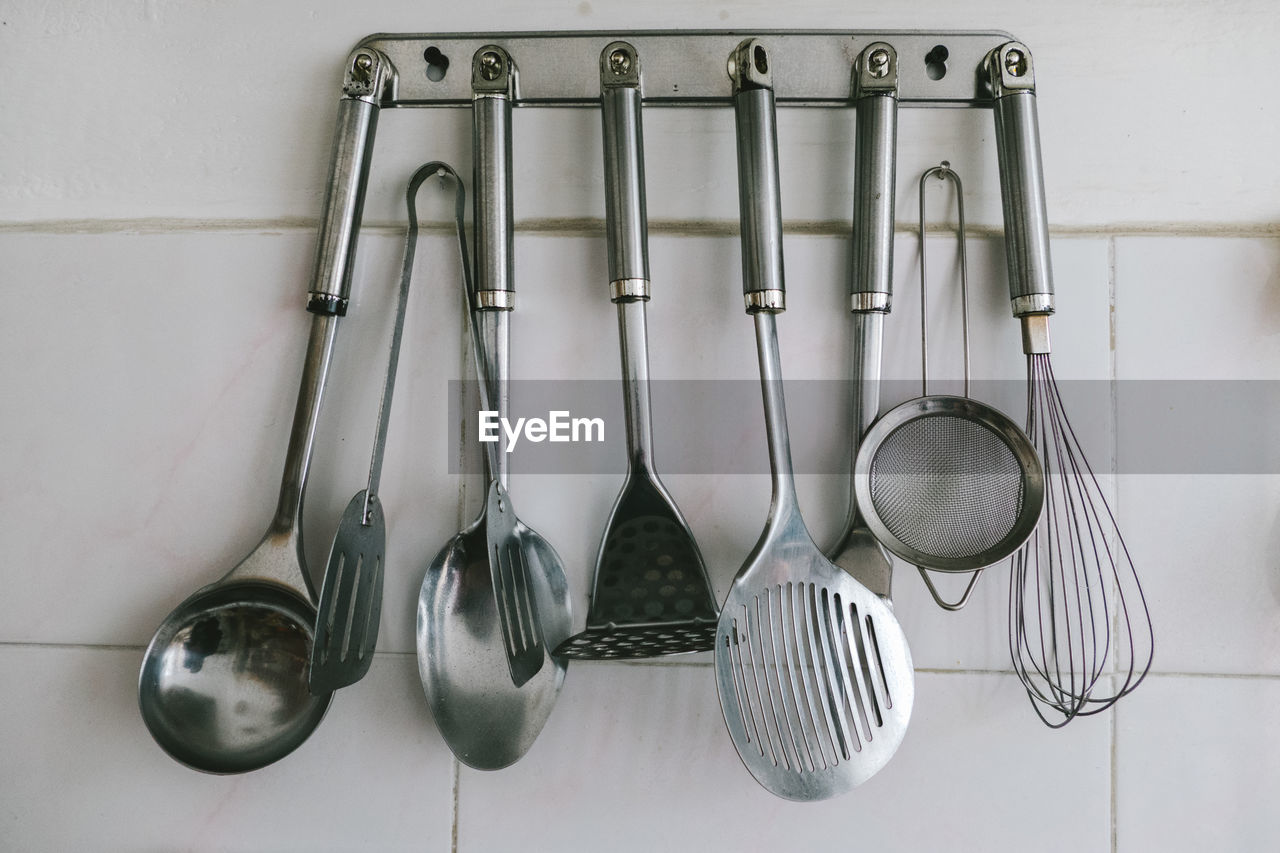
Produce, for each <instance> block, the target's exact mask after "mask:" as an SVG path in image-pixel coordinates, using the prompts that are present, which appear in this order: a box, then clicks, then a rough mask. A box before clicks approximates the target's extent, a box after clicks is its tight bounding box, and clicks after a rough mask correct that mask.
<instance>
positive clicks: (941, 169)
mask: <svg viewBox="0 0 1280 853" xmlns="http://www.w3.org/2000/svg"><path fill="white" fill-rule="evenodd" d="M931 177H937V179H938V180H939V181H946V180H950V181H951V183H952V185H953V186H954V187H955V192H956V221H957V225H956V234H957V235H958V238H959V239H958V241H957V242H958V245H959V249H960V330H961V332H960V334H961V338H962V340H963V341H964V396H965V397H966V398H968V396H969V388H970V383H969V376H970V374H969V256H968V253H967V251H966V249H965V227H964V184H963V183H962V182H961V180H960V176H959V175H958V174H956V172H955V171H954V170H953V169H952V168H951V164H950V163H948V162H947V161H946V160H943V161H942V165H941V166H934V167H933V168H932V169H927V170H926V171H925V172H924V174H922V175H921V176H920V244H919V245H920V341H921V359H922V361H924V363H926V364H927V363H928V352H929V344H928V334H929V332H928V328H927V318H928V316H929V312H928V310H927V309H926V304H927V302H926V295H927V293H928V289H929V288H928V281H929V273H928V267H927V264H926V254H925V238H926V235H927V234H928V233H929V229H928V223H927V221H926V220H927V216H926V214H925V211H926V209H927V206H926V204H925V189H926V188H927V186H928V183H929V178H931ZM916 570H917V571H919V572H920V577H921V578H923V579H924V584H925V587H926V588H928V590H929V594H930V595H931V596H933V600H934V602H936V603H937V605H938V606H939V607H941V608H942V609H943V610H950V611H956V610H959V609H961V608H962V607H964V606H965V605H966V604H968V603H969V596H971V595H972V594H973V587H974V585H975V584H976V583H977V582H978V578H979V576H981V574H982V569H975V570H974V571H973V573H972V575H971V576H970V578H969V583H968V585H967V586H966V587H965V588H964V592H963V593H962V594H961V596H960V598H958V599H957V600H955V601H947V600H946V599H944V598H943V597H942V596H941V595H940V594H939V592H938V590H937V587H935V586H934V585H933V579H932V578H930V577H929V571H928V570H927V569H926V568H925V567H924V566H916Z"/></svg>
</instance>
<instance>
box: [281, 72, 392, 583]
mask: <svg viewBox="0 0 1280 853" xmlns="http://www.w3.org/2000/svg"><path fill="white" fill-rule="evenodd" d="M346 68H347V71H346V77H345V79H344V81H343V97H342V100H341V101H340V102H339V104H338V121H337V127H336V129H335V131H334V138H333V149H332V152H331V157H330V163H329V182H328V188H327V190H326V193H325V202H324V213H323V215H322V217H321V221H320V231H319V235H318V239H317V247H316V260H315V266H314V269H313V271H312V276H311V287H310V293H309V296H308V299H307V310H308V311H310V312H311V313H312V314H314V315H315V316H314V317H313V318H312V320H311V332H310V335H309V337H308V340H307V355H306V360H305V361H304V362H303V366H302V380H301V382H300V387H299V389H298V403H297V406H296V407H295V408H294V412H293V425H292V427H290V430H289V446H288V449H287V450H286V451H285V463H284V475H283V476H282V478H281V483H280V497H279V499H278V501H277V502H276V513H275V517H274V518H273V519H272V522H271V529H272V530H273V531H277V532H279V531H287V530H293V531H300V530H301V528H302V496H303V493H304V492H305V491H306V487H307V474H308V472H309V469H310V466H311V451H312V448H313V446H314V445H315V438H316V426H317V425H318V423H319V419H320V403H321V399H322V397H323V396H324V386H325V383H326V381H327V380H328V378H329V365H330V363H331V362H332V361H333V342H334V337H335V335H336V333H337V318H338V317H339V316H341V315H343V314H345V313H346V307H347V298H348V295H349V293H350V289H351V269H352V261H353V260H354V258H355V251H356V237H357V236H358V234H359V231H360V215H361V211H362V209H363V206H364V194H365V187H366V186H367V184H368V178H369V153H370V151H371V150H372V148H373V137H374V131H375V128H376V125H377V117H378V109H379V107H378V98H379V97H380V96H381V93H382V92H383V90H384V88H385V87H386V86H387V84H388V81H389V80H390V79H391V78H392V77H393V75H394V71H393V70H392V68H391V64H390V63H389V62H388V61H387V59H386V57H384V56H383V55H382V54H381V53H378V52H377V51H375V50H370V49H366V48H361V49H358V50H356V51H355V52H354V53H352V54H351V56H350V57H348V60H347V66H346ZM306 581H307V583H308V584H310V582H311V579H310V578H306Z"/></svg>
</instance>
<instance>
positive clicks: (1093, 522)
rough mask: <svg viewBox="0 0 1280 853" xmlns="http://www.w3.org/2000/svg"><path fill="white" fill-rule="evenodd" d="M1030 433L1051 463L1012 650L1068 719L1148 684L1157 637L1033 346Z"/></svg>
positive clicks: (1019, 570)
mask: <svg viewBox="0 0 1280 853" xmlns="http://www.w3.org/2000/svg"><path fill="white" fill-rule="evenodd" d="M1026 319H1031V318H1026ZM1042 319H1043V320H1045V321H1047V319H1048V318H1047V317H1043V316H1042ZM1045 325H1046V327H1047V322H1046V323H1045ZM1027 434H1028V435H1029V436H1030V437H1031V441H1032V443H1033V444H1034V445H1035V448H1036V452H1037V454H1038V455H1039V457H1040V460H1041V464H1042V465H1043V467H1044V478H1045V508H1044V515H1043V516H1042V518H1041V521H1040V524H1039V526H1038V527H1037V528H1036V531H1035V533H1033V534H1032V536H1031V538H1030V539H1029V540H1028V541H1027V544H1026V545H1024V546H1023V547H1022V548H1021V549H1020V550H1019V551H1018V552H1017V553H1016V554H1014V556H1013V557H1012V559H1011V569H1012V571H1011V573H1010V582H1009V626H1010V636H1009V651H1010V654H1011V656H1012V659H1013V666H1014V669H1015V670H1016V671H1017V673H1018V677H1019V678H1020V679H1021V680H1022V684H1023V686H1024V687H1026V690H1027V695H1028V697H1029V698H1030V700H1031V705H1032V707H1033V708H1034V709H1035V712H1036V714H1037V715H1039V717H1040V719H1041V720H1043V721H1044V723H1045V724H1046V725H1048V726H1050V727H1052V728H1059V727H1061V726H1064V725H1066V724H1067V723H1069V722H1070V721H1071V720H1073V719H1074V718H1076V717H1084V716H1089V715H1091V714H1098V713H1101V712H1103V711H1105V710H1107V709H1108V708H1110V707H1111V706H1112V705H1114V704H1115V703H1116V702H1117V701H1118V700H1119V699H1120V698H1122V697H1123V696H1126V695H1127V694H1129V693H1130V692H1132V691H1133V690H1134V689H1135V688H1136V687H1137V686H1138V685H1139V684H1141V683H1142V680H1143V678H1144V677H1146V674H1147V672H1148V671H1149V670H1150V668H1151V660H1152V655H1153V653H1154V649H1155V638H1154V633H1153V630H1152V626H1151V614H1150V611H1149V610H1148V608H1147V601H1146V597H1145V596H1144V595H1143V592H1142V584H1141V583H1140V582H1139V581H1138V575H1137V571H1136V569H1135V568H1134V564H1133V559H1132V558H1131V557H1130V555H1129V549H1128V547H1127V546H1126V545H1125V542H1124V538H1123V537H1122V536H1121V534H1120V529H1119V527H1118V526H1117V525H1116V520H1115V516H1114V515H1113V514H1112V512H1111V507H1110V506H1109V505H1108V503H1107V499H1106V495H1105V494H1104V493H1103V489H1102V486H1101V484H1099V482H1098V478H1097V477H1096V476H1095V475H1094V473H1093V469H1092V468H1091V467H1090V465H1089V460H1088V459H1086V458H1085V454H1084V450H1083V449H1082V448H1081V446H1080V441H1079V439H1077V438H1076V434H1075V431H1074V430H1073V429H1072V428H1071V422H1070V421H1069V420H1068V419H1067V414H1066V407H1065V406H1064V405H1063V400H1062V394H1061V392H1060V391H1059V389H1058V384H1057V380H1056V379H1055V378H1054V375H1053V366H1052V363H1051V362H1050V358H1049V354H1048V353H1047V352H1041V353H1032V354H1028V355H1027ZM1113 605H1114V625H1113V624H1112V613H1113V610H1112V608H1113ZM1112 656H1114V658H1115V669H1114V671H1112V670H1110V663H1111V658H1112ZM1109 679H1114V681H1109Z"/></svg>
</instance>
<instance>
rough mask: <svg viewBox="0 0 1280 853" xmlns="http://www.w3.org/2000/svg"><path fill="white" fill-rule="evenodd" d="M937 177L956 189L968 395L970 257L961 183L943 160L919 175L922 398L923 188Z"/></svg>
mask: <svg viewBox="0 0 1280 853" xmlns="http://www.w3.org/2000/svg"><path fill="white" fill-rule="evenodd" d="M934 175H936V176H937V177H938V180H950V181H951V182H952V183H953V184H955V187H956V218H957V219H958V223H957V229H958V234H959V236H960V328H961V337H962V339H963V341H964V395H965V396H966V397H968V396H969V257H968V254H967V253H966V251H965V227H964V184H962V183H961V181H960V176H959V175H957V174H956V173H955V171H953V170H952V168H951V164H950V163H948V162H947V161H946V160H943V161H942V163H941V165H938V166H934V167H933V168H932V169H928V170H926V171H925V173H924V174H923V175H921V176H920V369H921V373H922V375H923V378H922V380H921V383H920V384H921V396H924V397H927V396H929V311H928V301H927V300H928V293H927V291H928V286H927V284H928V280H929V276H928V272H927V270H926V268H925V251H924V243H925V233H926V230H927V229H926V224H925V204H924V198H925V185H926V183H927V182H928V180H929V178H930V177H932V176H934Z"/></svg>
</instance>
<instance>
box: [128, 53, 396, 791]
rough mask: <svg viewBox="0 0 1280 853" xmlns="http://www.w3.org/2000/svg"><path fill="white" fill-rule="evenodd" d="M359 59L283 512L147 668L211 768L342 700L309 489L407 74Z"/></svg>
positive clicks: (335, 177)
mask: <svg viewBox="0 0 1280 853" xmlns="http://www.w3.org/2000/svg"><path fill="white" fill-rule="evenodd" d="M346 67H347V71H346V76H345V79H344V81H343V98H342V99H341V100H340V101H339V105H338V126H337V131H336V133H335V134H334V140H333V149H332V155H331V161H330V162H331V167H330V177H329V185H328V188H327V191H326V194H325V207H324V214H323V216H322V218H321V225H320V234H319V241H318V243H319V245H318V248H317V251H316V262H315V269H314V272H313V274H312V285H311V291H310V294H309V296H308V300H307V310H308V311H310V312H311V313H312V314H313V315H314V316H313V317H312V320H311V336H310V339H309V340H308V342H307V356H306V361H305V363H304V364H303V368H302V383H301V388H300V389H299V391H298V404H297V407H296V408H295V410H294V415H293V426H292V428H291V430H290V433H289V447H288V450H287V451H286V452H285V470H284V478H283V482H282V483H281V486H280V498H279V502H278V503H277V505H276V512H275V517H274V518H273V519H272V521H271V526H270V527H269V528H268V529H267V532H266V535H265V536H263V538H262V541H261V542H260V543H259V544H258V546H257V547H256V548H255V549H254V550H253V551H252V552H251V553H250V554H249V555H248V556H247V557H245V558H244V559H243V560H241V561H240V563H239V565H237V566H236V567H235V568H234V569H232V570H231V571H230V572H228V573H227V574H226V575H225V576H224V577H222V578H221V579H220V580H218V581H216V582H214V583H212V584H210V585H208V586H206V587H204V588H202V589H200V590H197V591H196V592H195V593H194V594H192V595H191V596H190V597H189V598H187V599H186V600H185V601H183V602H182V603H181V604H179V605H178V606H177V607H176V608H175V609H174V610H173V612H171V613H170V614H169V615H168V616H167V617H165V619H164V621H163V622H161V624H160V627H159V628H157V629H156V633H155V635H154V636H153V637H152V638H151V642H150V644H149V645H148V646H147V650H146V653H145V654H144V655H143V661H142V669H141V672H140V673H139V675H138V708H139V710H140V711H141V712H142V719H143V722H145V723H146V726H147V729H148V730H149V731H150V732H151V736H152V737H154V738H155V740H156V743H158V744H159V745H160V746H161V748H163V749H164V750H165V752H167V753H169V755H171V756H172V757H173V758H175V759H177V760H178V761H180V762H182V763H183V764H186V765H188V766H189V767H193V768H195V769H197V770H203V771H206V772H209V773H243V772H245V771H248V770H256V769H258V768H259V767H263V766H265V765H267V764H270V763H272V762H274V761H277V760H279V759H281V758H283V757H284V756H286V755H288V754H289V753H290V752H292V751H293V750H294V749H296V748H298V746H300V745H301V744H302V742H303V741H305V740H306V739H307V737H308V736H310V734H311V732H312V731H313V730H314V729H315V727H316V726H317V725H319V723H320V720H321V719H322V718H323V717H324V714H325V711H326V710H328V707H329V702H330V700H331V699H332V694H331V693H322V694H321V695H312V694H311V693H310V692H309V690H308V688H307V677H308V676H307V670H308V664H309V662H310V659H311V655H312V649H313V647H314V633H313V632H314V630H315V624H316V607H315V600H316V596H315V590H314V587H313V586H312V581H311V575H310V573H309V572H308V571H307V563H306V558H305V556H304V552H303V547H302V497H303V493H304V492H305V490H306V483H307V474H308V471H309V469H310V464H311V451H312V447H313V446H314V444H315V435H316V425H317V422H318V418H319V415H320V402H321V398H322V396H323V392H324V385H325V380H326V379H327V378H328V374H329V364H330V362H331V361H332V358H333V343H334V337H335V334H336V332H337V323H338V317H339V316H341V315H343V314H345V313H346V310H347V299H348V296H349V294H350V291H351V270H352V266H353V261H354V258H355V249H356V236H357V234H358V232H359V228H360V216H361V212H362V210H363V208H364V191H365V185H366V183H367V180H368V174H369V154H370V151H371V149H372V146H373V136H374V130H375V128H376V124H377V115H378V110H379V101H380V98H381V97H382V94H383V93H384V91H385V90H386V89H387V87H389V86H391V85H392V83H393V80H394V72H393V71H392V69H391V66H390V63H388V62H387V59H386V57H385V56H383V55H382V54H381V53H379V52H377V51H375V50H372V49H369V48H359V49H357V50H356V51H355V52H354V53H352V54H351V56H350V57H349V58H348V60H347V66H346Z"/></svg>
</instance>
